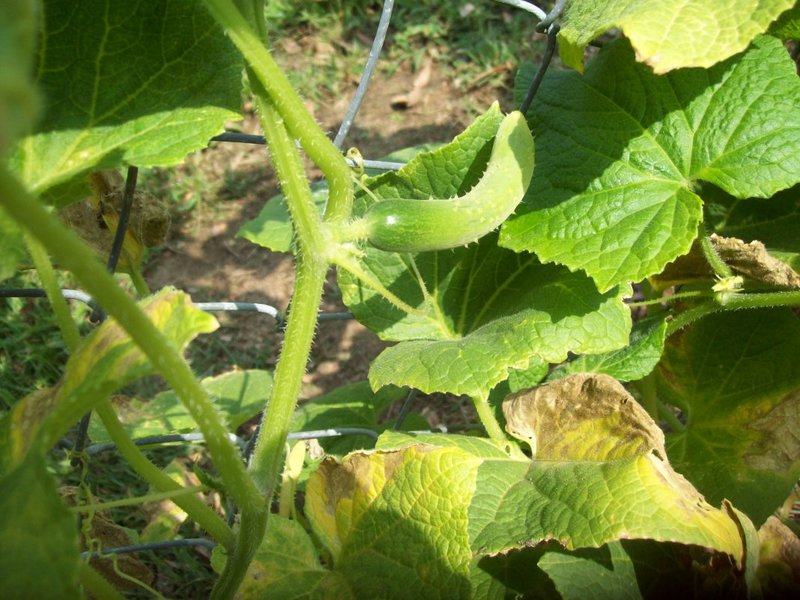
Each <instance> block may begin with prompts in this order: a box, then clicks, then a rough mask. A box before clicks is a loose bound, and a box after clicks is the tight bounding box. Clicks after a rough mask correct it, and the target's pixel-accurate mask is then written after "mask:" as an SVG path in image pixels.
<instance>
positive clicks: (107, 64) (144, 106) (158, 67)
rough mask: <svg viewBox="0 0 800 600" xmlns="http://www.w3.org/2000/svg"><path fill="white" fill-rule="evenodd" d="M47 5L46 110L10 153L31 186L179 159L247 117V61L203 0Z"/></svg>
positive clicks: (42, 59) (41, 72) (67, 0)
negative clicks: (242, 110) (242, 114)
mask: <svg viewBox="0 0 800 600" xmlns="http://www.w3.org/2000/svg"><path fill="white" fill-rule="evenodd" d="M43 12H44V15H43V22H44V31H43V33H42V41H41V44H40V56H39V57H38V63H37V66H38V70H37V73H36V80H37V83H38V85H39V88H40V90H41V93H42V96H43V98H44V106H43V110H42V114H43V118H42V119H41V120H40V121H39V123H38V124H37V127H36V130H35V131H34V132H33V134H32V135H30V136H28V137H27V138H24V139H23V140H21V141H20V143H19V144H18V146H17V148H16V150H15V152H14V153H13V155H12V157H11V164H12V168H13V169H14V170H16V172H17V173H18V174H19V176H20V178H21V179H22V180H23V181H24V182H25V184H26V185H27V186H28V187H29V188H30V189H31V190H32V191H34V192H37V193H42V192H44V191H45V190H47V189H48V188H51V187H53V186H54V185H56V184H59V183H63V182H66V181H67V180H70V179H73V178H75V177H77V176H79V175H80V174H82V173H84V172H86V171H88V170H90V169H99V168H101V167H116V166H120V165H137V166H142V167H146V166H155V165H172V164H176V163H177V162H179V161H180V160H181V159H183V157H184V156H185V155H186V154H188V153H189V152H191V151H193V150H197V149H199V148H203V147H205V146H206V145H207V144H208V140H209V139H210V138H211V137H212V136H213V135H215V134H217V133H219V132H220V131H221V130H222V128H223V125H224V123H225V121H227V120H231V119H238V118H239V115H238V113H237V112H235V111H236V110H238V107H239V104H240V100H241V96H240V90H241V67H242V64H241V60H240V57H239V55H238V53H237V52H236V51H235V49H234V48H233V46H232V45H231V44H230V42H229V41H228V40H227V39H226V38H225V36H224V34H223V32H222V31H221V30H220V29H219V28H218V27H217V25H216V24H215V22H214V21H213V19H212V18H211V16H210V15H209V14H208V12H207V11H206V9H205V7H204V6H203V5H202V4H200V3H197V2H193V1H191V0H161V1H159V2H137V3H128V2H112V1H109V0H90V1H86V2H72V1H71V0H49V1H47V2H45V5H44V11H43ZM65 98H66V99H67V100H63V99H65Z"/></svg>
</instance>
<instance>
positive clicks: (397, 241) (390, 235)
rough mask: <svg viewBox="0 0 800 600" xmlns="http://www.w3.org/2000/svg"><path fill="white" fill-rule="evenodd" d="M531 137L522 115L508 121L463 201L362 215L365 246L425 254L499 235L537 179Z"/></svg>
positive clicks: (378, 207)
mask: <svg viewBox="0 0 800 600" xmlns="http://www.w3.org/2000/svg"><path fill="white" fill-rule="evenodd" d="M533 165H534V153H533V136H532V135H531V132H530V129H529V128H528V124H527V123H526V122H525V117H524V115H523V114H522V113H521V112H519V111H514V112H512V113H509V114H508V115H506V117H505V118H504V119H503V120H502V122H501V123H500V127H499V128H498V130H497V135H496V136H495V140H494V145H493V146H492V153H491V156H490V157H489V162H488V164H487V165H486V170H485V171H484V173H483V175H482V176H481V179H480V181H478V183H477V184H475V187H473V188H472V189H471V190H470V191H469V192H467V193H466V194H464V195H463V196H456V197H454V198H450V199H439V198H430V199H428V200H410V199H400V198H399V199H390V200H382V201H379V202H376V203H375V204H373V205H372V206H370V207H369V208H368V209H367V211H366V212H365V213H364V216H363V222H362V223H360V224H359V229H360V230H361V231H363V232H364V233H365V234H366V235H365V237H366V239H367V241H368V242H369V243H370V244H371V245H372V246H374V247H375V248H379V249H380V250H386V251H390V252H427V251H432V250H445V249H448V248H456V247H458V246H465V245H467V244H469V243H471V242H474V241H477V240H478V239H479V238H481V237H483V236H484V235H486V234H487V233H489V232H490V231H492V230H494V229H496V228H497V227H499V226H500V224H501V223H502V222H503V221H505V220H506V219H507V218H508V216H509V215H510V214H511V213H513V212H514V210H515V209H516V207H517V205H518V204H519V203H520V201H521V200H522V197H523V196H524V195H525V190H526V189H527V188H528V184H529V183H530V180H531V176H532V175H533Z"/></svg>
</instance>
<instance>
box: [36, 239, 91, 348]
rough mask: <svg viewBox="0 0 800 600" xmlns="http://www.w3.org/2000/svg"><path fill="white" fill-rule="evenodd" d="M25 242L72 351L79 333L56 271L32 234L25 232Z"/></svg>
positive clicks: (77, 342) (79, 335)
mask: <svg viewBox="0 0 800 600" xmlns="http://www.w3.org/2000/svg"><path fill="white" fill-rule="evenodd" d="M25 243H26V244H27V246H28V252H29V253H30V255H31V260H33V265H34V266H35V267H36V271H37V272H38V273H39V279H40V280H41V282H42V287H43V288H44V291H45V293H46V294H47V298H48V300H50V305H51V306H52V307H53V314H55V316H56V323H58V328H59V329H60V330H61V337H63V338H64V343H65V344H66V345H67V350H69V352H70V353H72V351H73V350H75V348H77V347H78V344H80V343H81V334H80V332H79V331H78V326H77V325H76V324H75V321H73V320H72V314H71V313H70V310H69V306H68V305H67V301H66V300H65V299H64V295H63V294H62V293H61V288H60V287H59V285H58V281H57V279H56V272H55V270H53V265H52V264H51V263H50V257H49V256H47V252H45V250H44V248H42V246H41V245H40V244H39V242H37V241H36V239H35V238H34V237H33V236H31V235H28V234H26V235H25Z"/></svg>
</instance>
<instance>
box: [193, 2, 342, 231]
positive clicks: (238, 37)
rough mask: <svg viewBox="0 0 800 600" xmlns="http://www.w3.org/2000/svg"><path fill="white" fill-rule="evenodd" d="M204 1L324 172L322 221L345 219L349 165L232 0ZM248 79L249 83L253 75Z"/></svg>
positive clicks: (289, 127)
mask: <svg viewBox="0 0 800 600" xmlns="http://www.w3.org/2000/svg"><path fill="white" fill-rule="evenodd" d="M204 2H205V4H206V7H207V8H208V10H209V12H210V13H211V14H212V16H213V17H214V19H216V21H217V22H218V23H219V24H220V25H221V26H222V28H223V29H224V30H225V32H226V33H227V34H228V36H229V37H230V38H231V40H232V41H233V43H234V44H236V47H237V48H238V49H239V51H240V52H241V53H242V55H243V56H244V58H245V60H246V61H247V63H248V64H249V65H250V71H251V72H252V74H254V75H255V78H257V80H258V81H259V82H260V83H261V85H263V86H264V88H265V89H266V91H267V92H268V93H269V96H270V98H271V99H272V101H273V102H275V106H276V107H277V109H278V112H279V113H280V114H281V116H282V117H283V118H284V120H285V122H286V129H288V130H289V133H291V135H292V136H293V137H295V138H297V139H298V140H299V142H300V145H302V146H303V149H304V150H305V151H306V153H308V155H309V156H310V157H311V160H313V161H314V163H315V164H316V165H317V166H318V167H319V168H320V169H321V170H322V172H323V173H324V174H325V178H326V179H327V180H328V189H329V197H328V205H327V209H326V211H325V220H326V221H331V222H342V221H345V220H347V219H349V218H350V213H351V212H352V206H353V186H352V181H351V176H350V168H349V167H348V166H347V162H346V161H345V159H344V157H343V156H342V154H341V153H340V152H339V150H338V149H337V148H336V146H334V145H333V142H331V140H330V139H328V137H327V136H326V135H325V132H323V131H322V129H320V128H319V126H318V125H317V124H316V123H315V122H314V118H313V117H312V116H311V115H310V114H309V112H308V110H306V108H305V104H303V101H302V99H301V98H300V96H298V94H297V92H295V90H294V88H293V87H292V84H291V83H289V80H288V79H287V78H286V75H284V73H283V71H282V70H281V68H280V67H279V66H278V64H277V63H276V62H275V61H274V60H273V58H272V55H271V54H270V53H269V50H267V48H266V46H265V45H264V42H263V40H262V39H261V38H260V37H259V36H258V34H256V32H254V31H253V29H252V28H251V27H250V26H249V25H248V23H247V21H246V20H245V19H244V17H242V14H241V13H240V12H239V11H238V10H237V8H236V6H235V5H234V3H233V2H232V0H204ZM250 79H251V84H252V82H253V78H252V77H251V78H250Z"/></svg>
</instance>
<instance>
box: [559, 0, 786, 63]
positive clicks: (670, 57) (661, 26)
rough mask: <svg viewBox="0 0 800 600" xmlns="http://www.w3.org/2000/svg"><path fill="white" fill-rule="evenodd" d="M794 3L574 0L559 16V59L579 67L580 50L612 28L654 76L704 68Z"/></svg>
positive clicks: (770, 0) (740, 47)
mask: <svg viewBox="0 0 800 600" xmlns="http://www.w3.org/2000/svg"><path fill="white" fill-rule="evenodd" d="M793 4H794V0H737V1H736V2H728V1H726V0H685V1H683V2H663V1H661V0H574V1H573V2H570V3H568V5H567V9H566V10H565V12H564V25H563V27H562V29H561V32H560V34H559V41H560V44H561V55H562V59H564V60H565V62H566V63H567V64H568V65H569V66H571V67H573V68H575V69H579V70H580V69H582V67H583V64H582V63H583V48H584V47H585V46H586V45H587V44H588V43H589V42H590V41H592V40H593V39H594V38H596V37H597V36H599V35H600V34H601V33H603V32H605V31H607V30H609V29H612V28H614V27H618V28H619V29H622V31H623V33H624V34H625V35H626V36H628V37H629V38H630V40H631V42H632V44H633V47H634V49H635V50H636V58H637V59H638V60H639V61H642V62H646V63H648V64H649V65H650V66H651V67H653V71H655V72H656V73H666V72H667V71H671V70H672V69H678V68H681V67H710V66H711V65H713V64H715V63H717V62H719V61H721V60H724V59H726V58H728V57H729V56H731V55H733V54H736V53H737V52H741V51H742V50H744V49H745V48H746V47H747V45H748V44H749V43H750V41H751V40H752V39H753V38H754V37H755V36H756V35H758V34H759V33H763V32H764V31H765V30H766V29H767V27H768V26H769V24H770V23H771V22H772V21H774V20H775V19H776V18H778V16H779V15H780V14H781V13H782V12H783V11H785V10H787V9H789V8H791V7H792V5H793Z"/></svg>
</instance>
